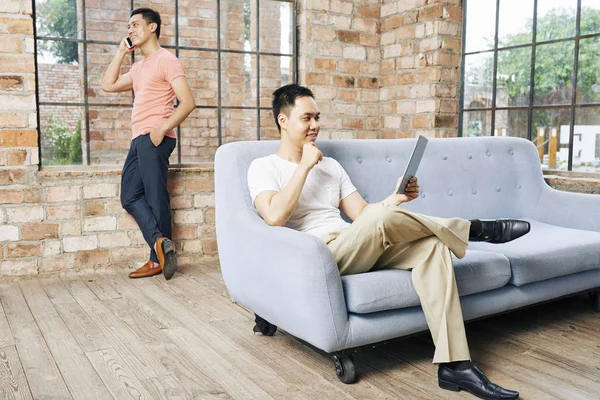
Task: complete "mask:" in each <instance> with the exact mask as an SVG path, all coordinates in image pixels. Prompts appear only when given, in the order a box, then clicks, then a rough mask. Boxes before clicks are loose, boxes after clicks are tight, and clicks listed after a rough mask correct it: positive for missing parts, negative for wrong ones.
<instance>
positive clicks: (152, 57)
mask: <svg viewBox="0 0 600 400" xmlns="http://www.w3.org/2000/svg"><path fill="white" fill-rule="evenodd" d="M160 25H161V21H160V15H159V14H158V13H157V12H156V11H154V10H152V9H150V8H138V9H136V10H133V11H132V12H131V16H130V18H129V24H128V25H127V35H128V39H130V40H131V43H132V46H131V48H129V47H128V46H127V42H126V41H127V39H123V40H122V41H121V43H120V45H119V50H118V51H117V54H116V55H115V57H114V58H113V60H112V62H111V63H110V65H109V66H108V69H107V70H106V72H105V73H104V76H103V78H102V89H103V90H104V91H106V92H125V91H129V90H132V89H133V92H134V94H135V100H134V102H133V111H132V113H131V130H132V133H133V135H132V140H131V146H130V148H129V153H128V154H127V159H126V160H125V165H124V166H123V172H122V174H121V204H122V205H123V208H124V209H125V210H127V212H128V213H129V214H131V215H132V216H133V218H134V219H135V221H136V222H137V224H138V226H139V227H140V229H141V231H142V234H143V235H144V239H145V240H146V242H147V243H148V245H149V246H150V260H149V261H148V262H146V264H144V265H143V266H142V267H140V268H139V269H137V270H136V271H134V272H132V273H130V274H129V277H130V278H144V277H147V276H153V275H157V274H160V273H161V272H163V273H164V276H165V279H167V280H169V279H171V278H172V277H173V274H174V273H175V271H176V270H177V259H176V257H175V248H174V246H173V242H172V241H171V201H170V198H169V192H168V190H167V170H168V167H169V156H170V155H171V153H172V152H173V150H174V149H175V144H176V140H177V139H176V138H177V135H176V133H175V127H176V126H177V125H179V124H180V123H181V122H183V120H184V119H185V118H186V117H187V116H188V115H189V114H190V113H191V112H192V110H194V108H195V107H196V104H195V102H194V97H193V96H192V91H191V89H190V85H189V83H188V81H187V78H186V75H185V70H184V69H183V64H182V63H181V61H180V60H179V59H178V58H177V57H175V56H174V55H172V54H171V53H170V52H169V51H167V50H165V49H163V48H162V47H160V45H159V44H158V39H159V37H160ZM135 49H140V51H141V53H142V55H143V56H144V59H143V60H141V61H138V62H136V63H134V64H133V65H132V66H131V69H130V71H129V72H127V73H126V74H124V75H121V76H119V70H120V69H121V64H122V63H123V59H124V58H125V57H126V56H127V55H128V54H129V53H131V52H132V51H134V50H135ZM175 98H177V99H178V100H179V105H178V107H177V108H176V109H175V107H174V103H175Z"/></svg>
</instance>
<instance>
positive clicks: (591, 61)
mask: <svg viewBox="0 0 600 400" xmlns="http://www.w3.org/2000/svg"><path fill="white" fill-rule="evenodd" d="M577 102H578V103H595V102H600V38H598V37H594V38H589V39H582V40H580V41H579V69H578V71H577Z"/></svg>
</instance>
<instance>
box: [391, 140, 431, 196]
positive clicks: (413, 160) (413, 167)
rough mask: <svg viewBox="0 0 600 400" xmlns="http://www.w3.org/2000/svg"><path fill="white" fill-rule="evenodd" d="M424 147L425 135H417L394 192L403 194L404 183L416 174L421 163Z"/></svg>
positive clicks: (425, 144)
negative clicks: (396, 189) (402, 174)
mask: <svg viewBox="0 0 600 400" xmlns="http://www.w3.org/2000/svg"><path fill="white" fill-rule="evenodd" d="M425 147H427V138H426V137H425V136H419V138H418V139H417V144H415V148H414V149H413V152H412V154H411V155H410V160H409V161H408V165H407V166H406V170H405V171H404V176H403V177H402V182H400V186H398V191H397V192H396V193H398V194H404V192H405V190H406V184H407V183H408V181H409V180H410V178H412V177H413V176H415V175H417V169H418V168H419V164H420V163H421V158H423V153H425Z"/></svg>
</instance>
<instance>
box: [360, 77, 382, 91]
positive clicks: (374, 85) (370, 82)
mask: <svg viewBox="0 0 600 400" xmlns="http://www.w3.org/2000/svg"><path fill="white" fill-rule="evenodd" d="M358 87H360V88H365V89H378V88H379V79H378V78H374V77H363V76H361V77H359V78H358Z"/></svg>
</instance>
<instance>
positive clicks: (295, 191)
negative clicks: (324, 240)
mask: <svg viewBox="0 0 600 400" xmlns="http://www.w3.org/2000/svg"><path fill="white" fill-rule="evenodd" d="M322 159H323V154H322V153H321V152H320V151H319V149H318V148H317V146H315V145H314V143H309V144H305V145H304V147H303V150H302V160H301V161H300V164H298V168H296V172H294V175H292V179H290V181H289V182H288V184H287V185H286V186H285V187H284V188H283V189H282V190H281V191H280V192H275V191H272V190H269V191H265V192H262V193H260V194H259V195H258V196H256V199H255V200H254V207H256V210H257V211H258V213H259V214H260V216H261V217H262V218H263V219H264V220H265V222H266V223H267V224H269V225H271V226H284V225H285V223H286V222H287V220H288V219H290V217H291V216H292V213H293V212H294V210H295V209H296V206H297V205H298V200H299V199H300V194H301V193H302V188H303V187H304V183H305V182H306V177H307V176H308V173H309V172H310V170H311V169H313V167H314V166H315V165H317V163H318V162H319V161H321V160H322Z"/></svg>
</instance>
